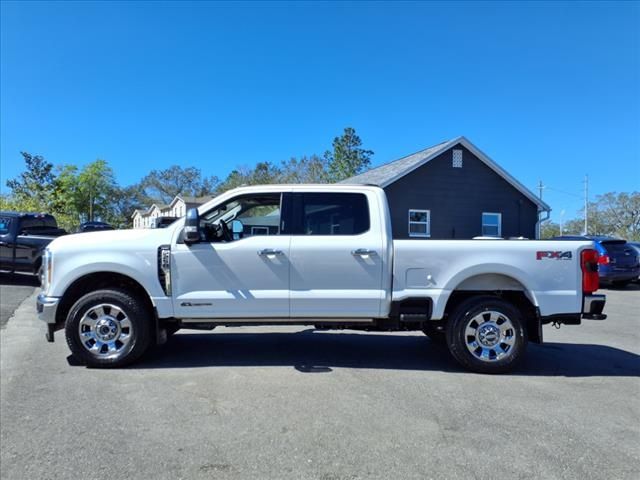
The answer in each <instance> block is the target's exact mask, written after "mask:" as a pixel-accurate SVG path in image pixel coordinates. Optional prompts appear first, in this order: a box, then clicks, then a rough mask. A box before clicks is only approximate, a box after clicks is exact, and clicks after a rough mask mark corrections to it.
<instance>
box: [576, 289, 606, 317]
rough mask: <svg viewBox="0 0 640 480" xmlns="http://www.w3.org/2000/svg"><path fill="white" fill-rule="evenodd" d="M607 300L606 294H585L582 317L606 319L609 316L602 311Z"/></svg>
mask: <svg viewBox="0 0 640 480" xmlns="http://www.w3.org/2000/svg"><path fill="white" fill-rule="evenodd" d="M606 300H607V297H606V296H605V295H585V296H584V300H583V301H582V318H586V319H587V320H605V319H606V318H607V316H606V315H605V314H603V313H602V311H603V310H604V304H605V302H606Z"/></svg>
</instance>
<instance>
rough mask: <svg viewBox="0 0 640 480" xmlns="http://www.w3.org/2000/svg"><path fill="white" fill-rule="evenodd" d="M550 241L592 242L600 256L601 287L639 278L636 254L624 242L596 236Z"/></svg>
mask: <svg viewBox="0 0 640 480" xmlns="http://www.w3.org/2000/svg"><path fill="white" fill-rule="evenodd" d="M551 240H592V241H593V243H594V244H595V248H596V250H597V251H598V253H599V254H600V258H599V259H598V274H599V276H600V284H601V285H603V284H613V285H616V286H625V285H627V284H628V283H630V282H632V281H633V280H636V279H637V278H638V276H640V263H638V262H639V260H638V253H637V251H636V250H635V248H633V247H632V246H631V245H629V244H628V243H627V242H626V240H621V239H619V238H614V237H604V236H597V235H582V236H581V235H575V236H570V235H564V236H562V237H554V238H552V239H551Z"/></svg>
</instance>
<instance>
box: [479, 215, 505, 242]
mask: <svg viewBox="0 0 640 480" xmlns="http://www.w3.org/2000/svg"><path fill="white" fill-rule="evenodd" d="M482 236H483V237H501V236H502V214H501V213H490V212H482Z"/></svg>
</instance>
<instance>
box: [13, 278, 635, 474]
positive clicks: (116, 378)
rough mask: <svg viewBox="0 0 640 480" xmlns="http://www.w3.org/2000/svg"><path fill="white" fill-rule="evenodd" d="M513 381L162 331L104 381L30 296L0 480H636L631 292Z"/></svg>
mask: <svg viewBox="0 0 640 480" xmlns="http://www.w3.org/2000/svg"><path fill="white" fill-rule="evenodd" d="M605 293H607V295H608V303H607V308H606V312H607V313H608V314H609V319H608V320H606V321H603V322H596V321H590V322H586V321H585V322H584V323H583V325H581V326H565V327H563V328H562V329H560V330H555V329H553V328H552V327H550V326H546V327H545V330H544V334H545V337H546V341H547V343H546V344H545V345H544V346H535V345H532V346H531V347H530V349H529V351H528V354H527V359H526V362H525V363H524V364H523V365H522V366H521V367H520V368H519V369H518V370H517V371H516V372H514V373H513V374H509V375H501V376H487V375H477V374H472V373H467V372H465V371H463V370H462V369H461V368H459V367H458V365H457V364H456V363H455V362H454V361H453V360H452V359H451V358H450V357H449V355H448V353H447V352H446V350H443V349H441V348H438V347H437V346H435V345H434V344H432V343H431V342H430V341H429V340H428V339H427V337H425V336H424V335H422V334H417V333H406V334H397V333H394V334H387V333H358V332H351V331H344V332H331V331H329V332H316V331H313V330H311V329H309V328H303V327H302V328H292V327H281V328H280V327H279V328H275V327H274V328H272V327H269V328H245V327H242V328H220V329H216V330H215V331H214V332H211V333H198V332H195V333H192V332H188V333H186V332H185V333H183V332H179V333H178V334H176V335H175V337H174V338H173V339H172V340H171V341H170V343H169V344H167V345H165V346H163V347H160V348H158V349H157V350H156V351H154V352H153V353H152V354H150V355H148V356H147V358H146V359H145V360H144V361H142V362H141V363H139V364H137V365H135V366H133V367H130V368H126V369H121V370H95V369H89V368H85V367H82V366H74V362H73V361H70V360H71V359H70V358H69V352H68V349H67V347H66V344H65V341H64V338H63V335H62V334H61V332H58V334H57V339H56V343H54V344H48V343H46V342H45V339H44V331H45V329H44V325H41V323H40V322H39V321H38V320H37V319H36V316H35V311H34V309H35V306H34V302H35V294H34V295H32V296H30V297H29V298H28V299H27V300H26V301H25V302H24V303H22V305H21V306H20V307H19V308H18V309H17V310H16V312H15V315H14V316H13V318H11V319H10V320H9V322H8V324H7V327H6V328H5V329H4V330H3V331H2V332H0V341H1V350H0V358H1V365H0V369H1V375H0V382H1V383H0V386H1V389H0V399H1V404H0V406H1V408H0V446H1V448H0V477H1V478H3V479H5V478H6V479H30V480H31V479H78V478H92V479H102V478H104V479H150V478H153V479H180V478H182V479H245V478H248V479H278V480H280V479H318V480H338V479H341V480H344V479H369V478H371V479H425V478H437V479H450V478H451V479H455V478H460V479H467V478H478V479H485V478H486V479H495V478H532V479H533V478H535V479H539V478H558V479H560V478H562V479H580V480H585V479H601V478H615V479H635V478H638V476H639V475H640V395H639V394H640V381H639V377H640V334H639V330H638V327H639V326H640V313H639V312H640V288H638V287H634V288H633V289H630V290H625V291H620V290H618V291H617V290H609V291H606V290H605Z"/></svg>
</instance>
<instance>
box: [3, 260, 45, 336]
mask: <svg viewBox="0 0 640 480" xmlns="http://www.w3.org/2000/svg"><path fill="white" fill-rule="evenodd" d="M38 286H40V280H39V279H38V277H36V276H34V275H22V274H10V273H4V272H0V328H4V327H5V325H6V324H7V321H8V320H9V317H11V315H13V312H14V311H15V309H16V308H18V305H20V304H21V303H22V302H23V301H24V299H25V298H27V297H28V296H29V295H31V294H32V293H33V292H34V291H35V289H36V287H38Z"/></svg>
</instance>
